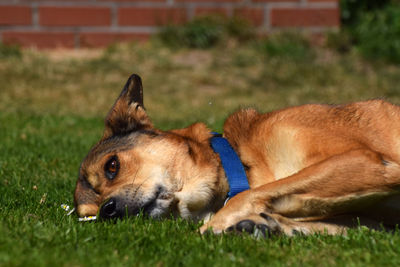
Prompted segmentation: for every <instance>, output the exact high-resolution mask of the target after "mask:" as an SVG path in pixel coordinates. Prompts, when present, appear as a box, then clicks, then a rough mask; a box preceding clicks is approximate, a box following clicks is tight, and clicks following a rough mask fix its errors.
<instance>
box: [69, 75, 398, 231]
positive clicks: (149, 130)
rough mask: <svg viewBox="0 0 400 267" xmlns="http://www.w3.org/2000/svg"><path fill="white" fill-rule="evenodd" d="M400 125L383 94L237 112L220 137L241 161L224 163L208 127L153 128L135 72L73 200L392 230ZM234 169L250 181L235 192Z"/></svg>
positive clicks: (94, 205) (249, 226) (299, 227)
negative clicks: (378, 97) (349, 101)
mask: <svg viewBox="0 0 400 267" xmlns="http://www.w3.org/2000/svg"><path fill="white" fill-rule="evenodd" d="M399 124H400V108H399V107H397V106H395V105H392V104H390V103H387V102H385V101H382V100H371V101H366V102H359V103H353V104H348V105H304V106H298V107H292V108H287V109H283V110H280V111H274V112H270V113H266V114H260V113H258V112H257V111H255V110H253V109H244V110H240V111H238V112H236V113H234V114H232V115H231V116H229V117H228V119H227V120H226V122H225V124H224V133H223V136H224V137H225V138H226V140H228V142H229V144H230V146H231V147H233V149H234V151H235V152H236V153H237V155H238V156H239V158H240V161H241V163H240V161H239V162H238V163H235V164H232V163H228V164H231V165H230V166H231V167H228V168H226V167H225V169H224V166H223V165H224V164H223V161H224V160H223V158H222V154H224V152H223V151H222V152H220V151H217V152H216V151H215V150H214V148H213V147H212V146H211V145H210V142H211V141H210V140H212V139H213V138H214V137H213V134H212V133H211V131H210V130H209V129H208V128H207V127H206V126H205V124H203V123H196V124H193V125H191V126H189V127H187V128H184V129H177V130H171V131H162V130H159V129H156V128H154V127H153V125H152V123H151V121H150V119H149V117H148V116H147V114H146V111H145V109H144V106H143V89H142V82H141V79H140V77H139V76H137V75H135V74H134V75H132V76H131V77H130V78H129V79H128V81H127V83H126V85H125V87H124V89H123V90H122V92H121V94H120V96H119V97H118V99H117V100H116V102H115V104H114V106H113V107H112V108H111V110H110V111H109V113H108V115H107V117H106V119H105V130H104V134H103V137H102V138H101V140H100V141H99V142H98V143H97V144H96V145H95V146H94V147H93V148H92V149H91V150H90V152H89V154H88V155H87V156H86V158H85V159H84V160H83V162H82V164H81V167H80V171H79V179H78V181H77V184H76V189H75V196H74V199H75V207H76V209H77V213H78V215H79V216H90V215H96V214H98V216H100V218H102V219H111V218H122V217H124V216H126V215H128V216H132V215H137V214H138V213H139V212H144V213H145V214H147V215H148V216H150V217H153V218H162V217H168V216H171V214H172V215H173V216H180V217H183V218H187V219H193V220H204V221H205V224H204V225H203V226H202V227H201V228H200V231H201V232H205V231H207V232H208V231H210V230H211V231H212V232H214V233H221V232H227V231H239V232H241V231H246V232H249V233H254V232H259V233H263V234H264V235H268V234H275V233H276V234H278V233H284V234H287V235H293V234H295V233H303V234H311V233H315V232H327V233H331V234H338V233H343V232H344V231H345V230H346V229H347V228H348V227H354V226H356V225H358V224H362V225H366V226H367V227H371V228H377V227H380V225H384V226H387V227H392V226H394V225H396V224H398V223H399V221H400V220H399V219H400V213H399V212H400V197H399V186H400V166H399V163H400V125H399ZM228 146H229V145H228ZM227 149H229V148H227ZM232 153H233V154H235V153H234V152H232ZM234 156H235V155H234ZM228 161H229V159H228ZM241 164H243V165H241ZM232 169H238V170H239V172H240V170H241V169H242V170H243V173H244V175H245V179H246V176H247V180H245V181H244V183H245V184H246V183H248V186H249V187H250V189H248V188H246V185H245V187H244V189H242V190H239V191H243V192H240V193H238V194H237V195H235V196H233V194H232V190H233V189H234V188H235V186H236V185H232V184H229V183H230V182H231V181H230V179H229V177H228V176H230V175H232V174H229V173H230V172H232ZM228 174H229V175H228ZM233 175H234V176H235V175H236V174H233ZM239 176H240V175H239ZM228 181H229V182H228ZM242 182H243V181H242ZM246 189H248V190H246ZM228 193H229V194H230V196H231V197H232V196H233V197H232V198H230V199H229V200H228V201H226V200H227V195H228ZM225 202H226V204H225ZM224 204H225V205H224Z"/></svg>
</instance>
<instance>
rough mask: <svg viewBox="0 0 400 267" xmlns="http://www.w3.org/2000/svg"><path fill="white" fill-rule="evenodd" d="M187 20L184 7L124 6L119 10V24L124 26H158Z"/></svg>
mask: <svg viewBox="0 0 400 267" xmlns="http://www.w3.org/2000/svg"><path fill="white" fill-rule="evenodd" d="M186 20H187V17H186V9H184V8H151V7H123V8H120V9H119V10H118V24H119V25H122V26H127V25H134V26H157V25H165V24H167V23H182V22H185V21H186Z"/></svg>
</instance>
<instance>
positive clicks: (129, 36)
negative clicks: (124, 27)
mask: <svg viewBox="0 0 400 267" xmlns="http://www.w3.org/2000/svg"><path fill="white" fill-rule="evenodd" d="M149 38H150V34H148V33H98V32H96V33H94V32H88V33H81V34H80V45H81V46H82V47H102V46H108V45H110V44H113V43H117V42H127V41H147V40H149Z"/></svg>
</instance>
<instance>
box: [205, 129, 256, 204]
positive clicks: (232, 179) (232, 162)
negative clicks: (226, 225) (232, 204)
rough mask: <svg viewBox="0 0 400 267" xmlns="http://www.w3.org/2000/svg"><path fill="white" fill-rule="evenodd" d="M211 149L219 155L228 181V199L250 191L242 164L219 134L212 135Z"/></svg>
mask: <svg viewBox="0 0 400 267" xmlns="http://www.w3.org/2000/svg"><path fill="white" fill-rule="evenodd" d="M212 134H213V137H211V140H210V142H211V147H212V148H213V150H214V152H216V153H218V154H219V157H220V159H221V163H222V167H223V168H224V171H225V175H226V177H227V179H228V183H229V188H230V191H229V193H228V199H229V198H232V197H234V196H235V195H236V194H238V193H240V192H243V191H245V190H248V189H250V186H249V182H248V181H247V176H246V172H245V171H244V167H243V164H242V162H241V160H240V158H239V156H238V155H237V154H236V152H235V150H233V148H232V146H231V145H230V144H229V142H228V140H226V139H225V138H223V137H222V135H221V134H219V133H212Z"/></svg>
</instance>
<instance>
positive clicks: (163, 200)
mask: <svg viewBox="0 0 400 267" xmlns="http://www.w3.org/2000/svg"><path fill="white" fill-rule="evenodd" d="M209 138H210V133H209V130H208V129H207V127H206V126H205V125H204V124H201V123H197V124H193V125H191V126H189V127H188V128H184V129H179V130H172V131H161V130H158V129H155V128H154V127H153V124H152V123H151V121H150V119H149V117H148V116H147V114H146V111H145V109H144V106H143V88H142V82H141V79H140V77H139V76H137V75H135V74H134V75H132V76H131V77H130V78H129V79H128V81H127V83H126V85H125V87H124V89H123V90H122V92H121V94H120V96H119V97H118V99H117V100H116V102H115V104H114V106H113V107H112V108H111V110H110V111H109V113H108V115H107V117H106V119H105V130H104V134H103V137H102V138H101V140H100V141H99V142H98V143H97V144H96V145H95V146H94V147H93V148H92V149H91V150H90V151H89V154H88V155H87V156H86V157H85V159H84V160H83V161H82V164H81V167H80V170H79V178H78V181H77V184H76V189H75V207H76V209H77V213H78V215H79V216H90V215H96V214H99V216H100V217H101V218H104V219H107V218H121V217H124V216H126V215H128V216H129V215H137V214H138V213H139V212H141V211H143V212H144V213H145V214H148V215H149V216H151V217H154V218H160V217H164V216H168V215H170V214H172V215H175V216H182V217H184V218H193V219H203V218H204V217H205V216H207V215H208V214H209V213H213V212H215V211H216V210H217V209H218V208H220V207H221V205H222V202H223V198H224V197H225V195H226V193H227V191H228V186H227V184H226V181H225V179H224V178H223V171H222V170H221V167H220V164H219V161H218V158H217V156H216V155H215V154H214V153H213V151H212V149H211V148H210V146H209Z"/></svg>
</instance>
